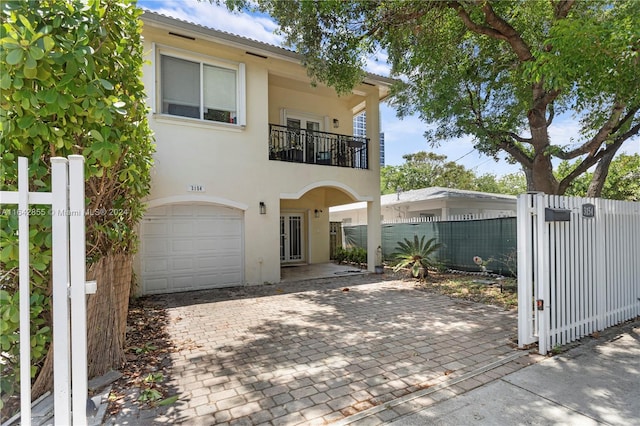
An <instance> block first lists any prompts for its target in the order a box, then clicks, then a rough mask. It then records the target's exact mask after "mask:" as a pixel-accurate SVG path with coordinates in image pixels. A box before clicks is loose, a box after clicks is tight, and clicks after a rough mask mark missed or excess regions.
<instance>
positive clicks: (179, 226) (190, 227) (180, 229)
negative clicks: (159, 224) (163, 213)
mask: <svg viewBox="0 0 640 426" xmlns="http://www.w3.org/2000/svg"><path fill="white" fill-rule="evenodd" d="M194 225H195V223H193V222H186V221H183V220H180V222H173V223H171V233H172V234H173V235H183V236H185V237H193V236H196V235H198V230H197V227H196V226H194Z"/></svg>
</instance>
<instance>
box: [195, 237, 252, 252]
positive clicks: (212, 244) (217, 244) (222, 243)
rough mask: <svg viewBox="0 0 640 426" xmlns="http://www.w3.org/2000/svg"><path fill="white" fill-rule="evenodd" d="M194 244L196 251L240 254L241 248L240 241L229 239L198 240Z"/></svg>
mask: <svg viewBox="0 0 640 426" xmlns="http://www.w3.org/2000/svg"><path fill="white" fill-rule="evenodd" d="M195 244H196V249H197V250H206V251H220V250H224V251H226V250H233V251H236V252H240V249H241V248H242V242H241V241H240V240H238V239H237V238H230V237H218V238H207V239H199V240H197V241H196V242H195Z"/></svg>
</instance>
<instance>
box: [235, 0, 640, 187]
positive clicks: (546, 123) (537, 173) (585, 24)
mask: <svg viewBox="0 0 640 426" xmlns="http://www.w3.org/2000/svg"><path fill="white" fill-rule="evenodd" d="M226 3H227V6H229V7H230V8H232V9H240V8H242V7H251V6H252V5H254V4H257V7H258V9H259V10H261V11H263V12H267V13H269V14H270V15H271V16H272V17H274V19H275V20H276V21H277V22H278V23H279V25H280V27H281V31H282V32H283V33H284V34H285V35H286V37H287V42H288V43H289V45H291V46H292V47H294V48H295V49H296V50H297V51H298V52H299V53H301V54H302V55H303V56H304V63H305V65H306V66H307V68H308V72H309V74H310V75H311V76H312V77H313V78H315V79H317V80H318V81H322V82H325V83H327V84H329V85H331V86H334V87H335V88H336V89H337V90H338V91H340V92H347V91H349V90H350V89H351V88H352V87H354V86H355V85H356V84H357V83H359V82H360V81H361V80H362V77H363V71H362V70H363V69H364V67H365V62H366V59H367V58H368V57H371V56H372V55H376V54H379V53H380V52H386V53H387V54H388V60H389V62H390V64H391V67H392V71H391V73H392V76H395V77H398V79H399V80H401V83H399V84H398V85H397V87H396V88H395V91H394V96H393V98H392V102H393V104H394V105H395V106H396V107H397V110H398V112H399V114H400V115H401V116H402V115H406V114H411V113H418V114H419V115H420V117H421V118H422V119H423V120H424V121H425V122H427V123H433V124H435V125H436V128H435V130H434V131H432V132H428V136H430V137H432V139H431V140H434V141H442V140H448V139H451V138H456V137H461V136H464V135H471V136H472V137H473V138H474V140H475V146H476V148H477V149H478V150H480V151H482V152H484V153H485V154H488V155H491V156H494V157H496V158H497V157H498V155H499V154H500V153H506V154H507V155H508V157H509V159H510V160H511V161H514V162H518V163H520V165H521V166H522V168H523V170H524V171H525V174H526V176H527V184H528V189H530V190H538V191H544V192H546V193H549V194H563V193H564V192H565V191H566V190H567V188H568V187H569V186H570V185H571V182H572V181H573V180H574V179H575V178H576V177H578V176H580V175H581V174H583V173H584V172H586V171H587V170H588V169H589V168H591V167H594V166H595V172H594V173H593V175H592V176H593V177H592V180H591V182H590V185H589V190H588V193H589V195H592V196H598V195H600V193H601V191H602V186H603V184H604V181H605V178H606V175H607V173H608V169H609V165H610V163H611V160H612V159H613V158H614V156H615V154H616V153H617V151H618V150H619V149H620V147H621V146H622V144H623V143H624V142H625V141H628V140H629V139H631V138H634V137H636V135H637V134H638V131H639V130H640V113H639V112H638V111H639V109H640V79H639V78H638V75H640V52H639V51H640V2H639V1H637V0H615V1H611V2H606V1H602V0H593V1H591V0H584V1H575V0H558V1H554V0H549V1H496V2H494V1H480V0H479V1H472V0H466V1H465V0H458V1H455V0H452V1H424V0H421V1H393V0H391V1H382V0H380V1H372V0H363V1H307V0H257V3H254V2H253V1H251V2H249V1H248V0H227V1H226ZM560 115H562V116H563V117H570V118H571V119H572V120H574V121H575V122H576V123H579V127H580V130H579V132H578V133H577V134H575V135H573V137H571V138H568V139H558V140H554V141H552V140H551V138H550V134H549V129H550V127H551V126H552V125H553V123H554V120H556V119H557V117H558V116H560ZM553 158H558V159H562V160H572V161H574V162H577V166H576V167H575V168H574V169H573V170H572V171H571V173H569V174H568V175H567V176H565V177H563V178H562V179H561V180H558V179H557V178H556V176H555V175H554V173H553V166H552V159H553Z"/></svg>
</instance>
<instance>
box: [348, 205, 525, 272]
mask: <svg viewBox="0 0 640 426" xmlns="http://www.w3.org/2000/svg"><path fill="white" fill-rule="evenodd" d="M343 229H344V236H345V243H346V245H348V246H356V247H363V248H366V247H367V225H354V226H343ZM414 235H417V236H418V237H419V238H421V237H422V236H423V235H424V236H425V237H426V238H425V240H428V239H430V238H434V237H435V239H436V241H438V242H440V243H442V244H443V247H442V248H441V249H440V250H438V252H437V253H436V256H435V257H436V259H437V261H438V262H439V263H441V264H442V265H444V266H446V267H448V268H451V269H457V270H462V271H480V267H479V266H478V265H476V264H475V263H474V262H473V258H474V256H480V257H481V258H482V259H483V260H485V261H489V262H488V263H486V267H487V270H489V271H492V272H494V273H498V274H504V275H509V274H515V272H516V263H517V262H516V257H515V256H516V255H515V253H516V247H517V243H516V218H515V217H505V218H497V219H483V220H468V221H455V222H425V223H394V224H383V225H382V255H383V257H384V259H385V260H387V261H390V260H392V259H393V256H392V255H393V253H395V252H396V251H397V250H396V249H397V246H398V241H403V240H404V239H405V238H407V239H409V240H411V241H413V236H414Z"/></svg>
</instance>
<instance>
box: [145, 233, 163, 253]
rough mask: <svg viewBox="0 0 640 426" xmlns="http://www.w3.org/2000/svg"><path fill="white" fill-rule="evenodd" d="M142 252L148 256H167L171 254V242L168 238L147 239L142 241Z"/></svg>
mask: <svg viewBox="0 0 640 426" xmlns="http://www.w3.org/2000/svg"><path fill="white" fill-rule="evenodd" d="M143 235H144V233H143ZM142 250H143V252H144V253H145V255H147V256H166V255H168V254H169V242H168V241H167V239H166V238H160V237H154V238H146V239H144V240H143V241H142Z"/></svg>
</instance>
